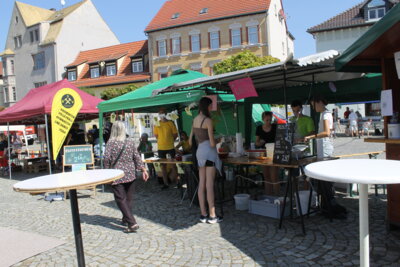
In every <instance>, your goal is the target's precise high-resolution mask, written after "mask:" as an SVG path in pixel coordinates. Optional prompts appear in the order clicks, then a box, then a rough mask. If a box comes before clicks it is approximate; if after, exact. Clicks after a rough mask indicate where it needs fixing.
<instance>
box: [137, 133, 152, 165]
mask: <svg viewBox="0 0 400 267" xmlns="http://www.w3.org/2000/svg"><path fill="white" fill-rule="evenodd" d="M138 151H139V153H141V154H144V158H145V159H147V158H150V157H153V156H154V153H153V146H152V144H151V142H150V141H149V135H148V134H147V133H142V135H141V137H140V143H139V146H138Z"/></svg>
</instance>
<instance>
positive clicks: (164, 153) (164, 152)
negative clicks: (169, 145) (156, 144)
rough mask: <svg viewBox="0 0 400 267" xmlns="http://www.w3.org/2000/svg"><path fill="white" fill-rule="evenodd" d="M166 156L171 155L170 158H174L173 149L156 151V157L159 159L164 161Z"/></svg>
mask: <svg viewBox="0 0 400 267" xmlns="http://www.w3.org/2000/svg"><path fill="white" fill-rule="evenodd" d="M167 154H170V155H171V158H174V157H175V149H170V150H158V157H159V158H160V159H166V158H167Z"/></svg>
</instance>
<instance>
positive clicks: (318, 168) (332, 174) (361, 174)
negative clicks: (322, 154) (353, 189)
mask: <svg viewBox="0 0 400 267" xmlns="http://www.w3.org/2000/svg"><path fill="white" fill-rule="evenodd" d="M399 170H400V161H398V160H380V159H376V160H369V159H341V160H333V161H324V162H316V163H312V164H310V165H308V166H306V168H305V173H306V175H307V176H310V177H312V178H315V179H319V180H323V181H328V182H339V183H357V184H360V189H359V210H360V215H359V225H360V264H361V266H363V267H367V266H369V229H368V226H369V221H368V219H369V218H368V185H369V184H399V183H400V173H399Z"/></svg>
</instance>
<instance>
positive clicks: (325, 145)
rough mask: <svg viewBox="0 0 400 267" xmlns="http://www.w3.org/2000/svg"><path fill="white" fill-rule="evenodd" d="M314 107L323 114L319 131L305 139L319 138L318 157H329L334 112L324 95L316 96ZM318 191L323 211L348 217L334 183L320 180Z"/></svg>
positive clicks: (331, 214) (330, 153)
mask: <svg viewBox="0 0 400 267" xmlns="http://www.w3.org/2000/svg"><path fill="white" fill-rule="evenodd" d="M310 103H311V106H312V108H313V109H314V110H315V111H316V112H319V113H320V114H321V117H320V119H319V125H318V133H317V134H315V135H309V136H306V137H305V138H304V139H305V141H307V140H310V139H313V138H315V139H317V158H327V157H331V156H332V155H333V143H332V138H330V136H331V129H332V127H333V117H332V113H331V112H329V111H328V110H327V108H326V106H327V105H328V101H326V99H325V98H324V97H322V96H314V97H313V98H312V99H311V101H310ZM318 191H319V193H320V194H321V195H322V201H321V211H322V214H323V215H326V216H327V217H329V218H338V219H345V218H346V217H347V211H346V208H345V207H343V206H341V205H339V204H338V203H337V202H336V200H335V193H334V192H335V190H334V188H333V183H331V182H325V181H319V182H318Z"/></svg>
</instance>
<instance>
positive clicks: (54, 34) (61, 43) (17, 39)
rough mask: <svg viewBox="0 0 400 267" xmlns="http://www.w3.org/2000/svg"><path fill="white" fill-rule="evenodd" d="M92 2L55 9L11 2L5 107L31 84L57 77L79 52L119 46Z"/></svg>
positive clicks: (35, 84)
mask: <svg viewBox="0 0 400 267" xmlns="http://www.w3.org/2000/svg"><path fill="white" fill-rule="evenodd" d="M118 43H119V41H118V39H117V38H116V36H115V34H114V33H113V32H112V31H111V30H110V28H109V27H108V25H107V24H106V23H105V22H104V20H103V19H102V17H101V16H100V14H99V13H98V12H97V10H96V8H95V7H94V5H93V3H92V2H91V1H90V0H84V1H82V2H79V3H77V4H75V5H72V6H69V7H66V8H63V9H61V10H58V11H56V10H55V9H51V10H48V9H43V8H40V7H35V6H31V5H28V4H24V3H21V2H15V5H14V8H13V12H12V16H11V21H10V26H9V30H8V35H7V40H6V45H5V50H4V52H3V53H1V54H0V56H1V57H2V62H3V65H4V78H3V80H4V88H5V89H4V90H5V92H4V96H5V105H6V106H9V105H12V104H13V103H15V102H16V101H18V100H20V99H21V98H23V97H24V96H25V95H26V93H27V92H28V91H29V90H30V89H31V88H35V87H39V86H42V85H45V84H48V83H52V82H56V81H59V80H60V79H62V78H63V77H64V75H65V74H64V72H65V70H64V66H66V65H67V64H69V63H70V62H72V61H73V60H74V58H75V57H76V55H77V54H78V52H79V51H81V50H87V49H93V48H98V47H103V46H109V45H114V44H118Z"/></svg>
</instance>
